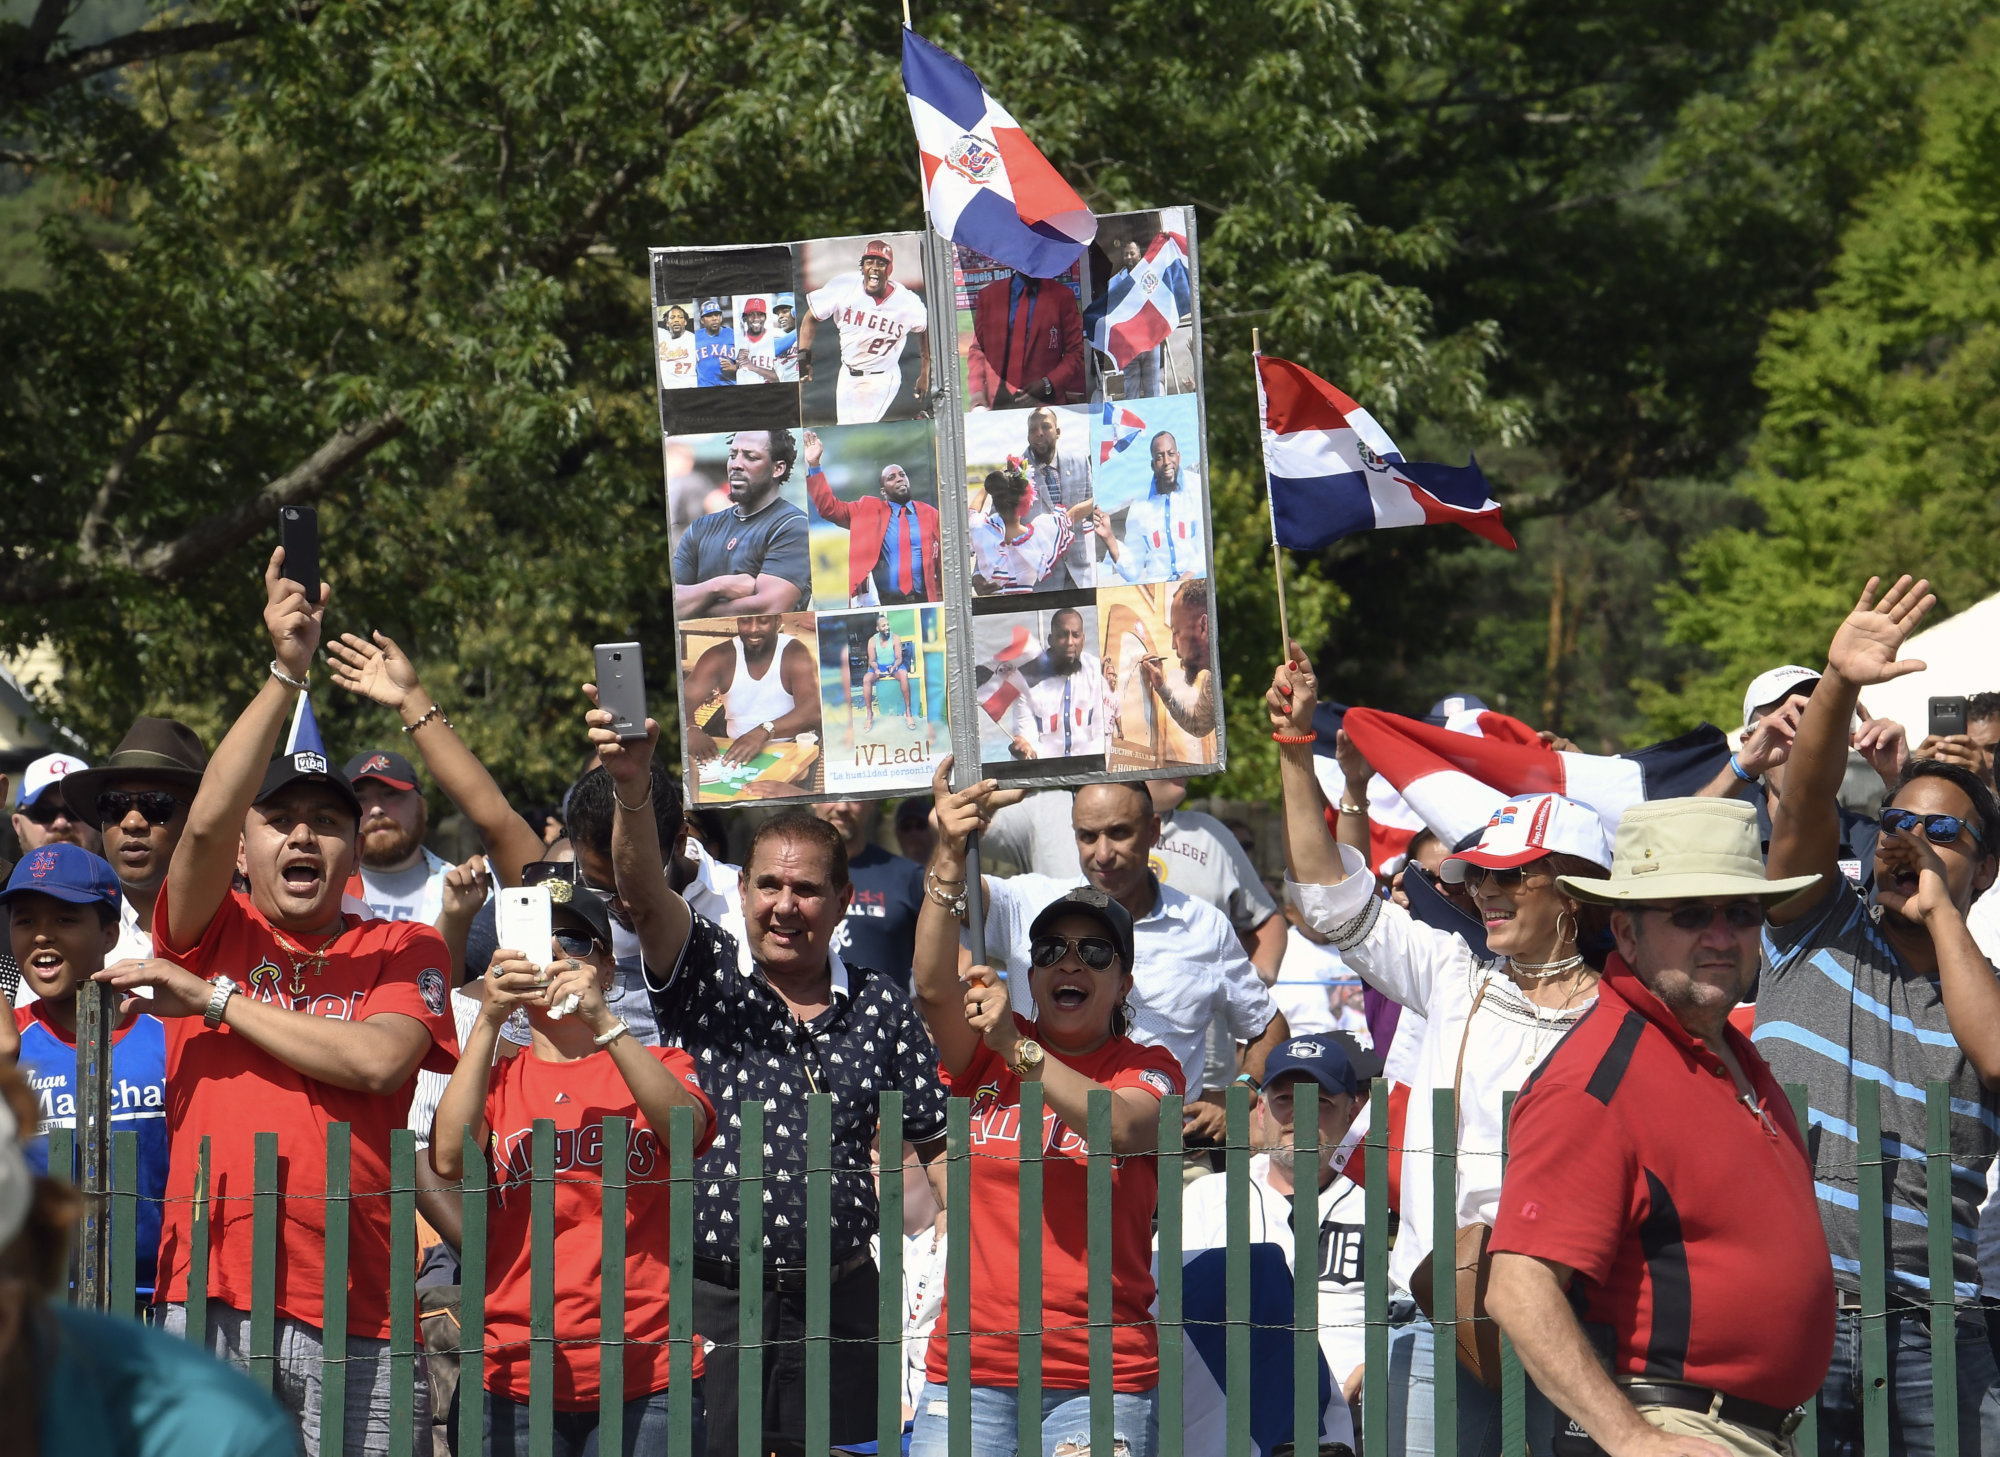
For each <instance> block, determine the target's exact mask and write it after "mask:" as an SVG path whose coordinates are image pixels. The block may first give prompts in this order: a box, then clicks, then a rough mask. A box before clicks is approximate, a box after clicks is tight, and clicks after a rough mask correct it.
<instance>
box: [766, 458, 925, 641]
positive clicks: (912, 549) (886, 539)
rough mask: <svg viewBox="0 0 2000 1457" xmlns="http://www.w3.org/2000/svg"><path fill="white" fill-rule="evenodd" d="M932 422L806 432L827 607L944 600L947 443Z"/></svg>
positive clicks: (817, 593) (817, 576) (816, 585)
mask: <svg viewBox="0 0 2000 1457" xmlns="http://www.w3.org/2000/svg"><path fill="white" fill-rule="evenodd" d="M931 432H932V426H931V422H930V421H928V420H895V421H889V422H887V423H884V424H881V425H829V426H827V427H826V428H825V429H824V430H811V429H807V430H802V431H800V432H799V440H800V448H799V457H800V459H799V469H800V470H802V471H803V472H804V473H805V483H806V500H807V503H808V504H809V505H810V506H811V508H812V513H811V514H812V570H813V599H814V600H815V601H816V602H818V603H819V604H820V606H821V607H823V608H827V607H836V606H839V605H841V604H845V605H846V606H849V607H878V606H879V607H908V606H911V605H912V604H914V603H918V602H940V601H943V600H944V581H943V566H944V562H943V538H942V535H941V532H940V523H939V520H938V508H937V498H938V497H937V447H936V443H935V441H934V440H933V438H932V433H931Z"/></svg>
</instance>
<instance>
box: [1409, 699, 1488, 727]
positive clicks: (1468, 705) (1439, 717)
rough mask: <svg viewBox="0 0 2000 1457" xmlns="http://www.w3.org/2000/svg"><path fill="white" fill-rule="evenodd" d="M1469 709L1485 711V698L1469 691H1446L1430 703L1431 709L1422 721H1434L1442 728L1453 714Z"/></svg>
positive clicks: (1476, 711)
mask: <svg viewBox="0 0 2000 1457" xmlns="http://www.w3.org/2000/svg"><path fill="white" fill-rule="evenodd" d="M1467 710H1471V711H1473V712H1475V713H1484V712H1485V711H1486V700H1485V699H1483V698H1477V697H1474V696H1473V695H1472V694H1470V693H1448V694H1446V695H1445V696H1444V697H1443V698H1440V699H1439V700H1438V701H1437V702H1436V703H1433V704H1432V705H1431V711H1430V712H1429V713H1427V714H1425V715H1424V722H1426V723H1434V724H1436V725H1437V726H1438V727H1439V728H1443V727H1444V726H1445V724H1446V723H1447V722H1448V721H1449V720H1450V718H1451V717H1452V715H1453V714H1458V713H1464V712H1466V711H1467Z"/></svg>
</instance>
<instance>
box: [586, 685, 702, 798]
mask: <svg viewBox="0 0 2000 1457" xmlns="http://www.w3.org/2000/svg"><path fill="white" fill-rule="evenodd" d="M583 696H584V697H585V698H588V699H589V700H590V703H591V708H590V711H589V712H588V713H586V714H584V716H583V721H584V724H585V726H586V727H587V728H588V729H589V731H590V743H591V747H592V748H594V749H596V750H597V762H598V763H600V764H602V765H603V766H604V771H605V772H606V773H607V774H609V775H610V776H611V777H612V779H614V780H615V781H617V782H618V783H619V784H620V785H623V786H626V787H628V788H632V789H641V788H643V786H645V785H646V784H647V783H649V782H650V781H651V779H652V773H653V750H654V749H656V748H657V747H659V743H660V725H659V724H658V723H657V722H656V721H654V720H653V719H650V718H649V719H647V720H646V737H645V739H644V740H643V741H640V740H637V739H635V740H633V741H632V742H630V743H627V742H626V741H625V740H623V739H621V738H619V737H618V735H617V734H616V733H615V732H613V731H612V728H611V725H612V724H613V723H614V722H615V721H616V718H617V715H615V714H613V713H612V712H611V710H610V709H608V708H599V707H597V702H598V697H597V685H596V684H595V683H586V684H584V685H583ZM690 727H692V725H690ZM695 732H697V733H699V732H700V730H698V729H697V730H695ZM703 737H704V738H706V737H707V735H705V734H704V735H703ZM714 749H715V744H714V741H713V740H710V742H709V752H710V753H711V754H712V753H713V752H714ZM697 757H699V756H697Z"/></svg>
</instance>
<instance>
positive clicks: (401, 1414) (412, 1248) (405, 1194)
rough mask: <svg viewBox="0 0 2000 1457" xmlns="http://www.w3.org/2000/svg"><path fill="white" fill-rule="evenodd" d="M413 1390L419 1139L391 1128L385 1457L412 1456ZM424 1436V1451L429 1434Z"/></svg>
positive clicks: (413, 1442) (413, 1134)
mask: <svg viewBox="0 0 2000 1457" xmlns="http://www.w3.org/2000/svg"><path fill="white" fill-rule="evenodd" d="M344 1352H345V1347H344V1346H343V1347H342V1353H343V1354H344ZM416 1388H417V1135H416V1134H415V1133H413V1132H411V1131H410V1130H409V1129H407V1128H395V1129H391V1130H390V1131H389V1457H416V1430H415V1428H416V1419H417V1390H416ZM424 1437H425V1438H426V1441H425V1446H427V1447H428V1446H429V1441H428V1438H429V1437H430V1433H429V1432H425V1433H424ZM426 1457H428V1454H426Z"/></svg>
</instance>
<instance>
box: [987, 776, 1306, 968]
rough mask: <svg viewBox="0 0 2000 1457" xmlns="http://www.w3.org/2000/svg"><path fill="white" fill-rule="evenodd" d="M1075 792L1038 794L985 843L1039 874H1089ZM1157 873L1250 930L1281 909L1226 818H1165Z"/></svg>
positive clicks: (1009, 813)
mask: <svg viewBox="0 0 2000 1457" xmlns="http://www.w3.org/2000/svg"><path fill="white" fill-rule="evenodd" d="M1073 799H1074V796H1073V795H1072V794H1071V792H1070V791H1069V790H1067V789H1050V790H1044V791H1043V792H1042V793H1040V794H1031V795H1029V796H1028V797H1027V798H1026V799H1024V800H1022V801H1021V802H1020V803H1019V804H1010V805H1008V806H1007V808H1005V809H1003V810H1001V811H1000V812H999V813H997V814H995V815H994V816H993V823H992V824H991V825H990V826H989V827H988V828H987V830H986V832H985V834H983V835H982V836H981V837H980V842H981V843H982V844H983V845H984V846H985V847H986V848H987V849H989V850H991V851H993V852H994V853H995V854H999V855H1004V856H1006V857H1007V858H1008V859H1009V860H1012V861H1013V862H1014V863H1015V864H1016V865H1018V866H1020V867H1021V868H1022V869H1023V870H1030V871H1033V872H1034V873H1035V874H1036V875H1048V876H1053V877H1055V878H1056V879H1058V880H1071V879H1074V878H1075V877H1077V876H1079V875H1081V874H1083V861H1082V859H1081V858H1079V857H1078V855H1077V852H1076V831H1075V830H1074V829H1073V828H1071V825H1070V805H1071V803H1072V801H1073ZM1152 864H1153V873H1154V874H1155V875H1157V876H1159V877H1160V883H1161V884H1162V885H1168V886H1172V887H1173V888H1174V889H1175V890H1178V891H1185V892H1186V893H1187V894H1188V895H1191V896H1193V897H1194V898H1195V899H1196V900H1198V901H1207V902H1208V903H1209V904H1210V905H1212V906H1214V907H1215V908H1216V909H1217V910H1218V911H1221V912H1222V913H1223V914H1224V915H1225V916H1227V917H1229V924H1230V925H1232V926H1234V927H1235V928H1236V929H1237V931H1238V932H1239V933H1241V934H1243V935H1248V934H1249V933H1250V932H1252V931H1254V930H1256V929H1257V928H1258V927H1259V926H1261V925H1263V924H1264V922H1266V921H1268V920H1270V919H1271V917H1273V916H1275V915H1277V914H1278V907H1277V905H1276V903H1275V902H1273V901H1272V899H1271V897H1270V894H1269V892H1267V891H1266V890H1265V889H1264V883H1263V882H1262V881H1261V880H1259V879H1258V878H1257V867H1256V866H1254V865H1252V864H1251V863H1250V857H1249V856H1248V855H1245V854H1244V853H1243V846H1242V845H1241V844H1239V843H1238V842H1237V839H1236V837H1235V836H1234V835H1232V834H1230V833H1229V830H1228V828H1227V827H1226V826H1225V825H1224V824H1223V823H1222V821H1221V820H1218V819H1216V818H1215V817H1214V816H1213V815H1205V814H1201V813H1199V812H1197V811H1194V810H1175V811H1174V812H1173V813H1172V814H1163V815H1161V816H1160V843H1159V844H1158V845H1156V846H1154V847H1153V855H1152Z"/></svg>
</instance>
